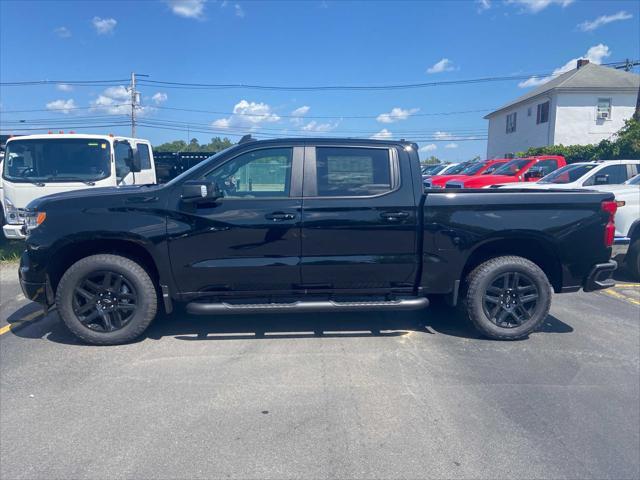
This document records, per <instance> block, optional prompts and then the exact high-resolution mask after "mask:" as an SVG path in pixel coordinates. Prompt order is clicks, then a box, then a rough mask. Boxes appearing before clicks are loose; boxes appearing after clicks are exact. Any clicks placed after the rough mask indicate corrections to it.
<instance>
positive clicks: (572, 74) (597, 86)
mask: <svg viewBox="0 0 640 480" xmlns="http://www.w3.org/2000/svg"><path fill="white" fill-rule="evenodd" d="M638 88H640V75H636V74H634V73H630V72H624V71H622V70H616V69H614V68H609V67H603V66H602V65H596V64H595V63H588V64H586V65H583V66H582V67H581V68H579V69H578V68H576V69H573V70H569V71H568V72H565V73H563V74H562V75H558V76H557V77H556V78H554V79H553V80H549V81H548V82H546V83H544V84H543V85H540V86H539V87H538V88H534V89H533V90H531V91H530V92H527V93H525V94H524V95H522V96H520V97H518V98H516V99H515V100H513V101H512V102H509V103H507V104H506V105H503V106H502V107H500V108H498V109H497V110H495V111H493V112H491V113H489V114H488V115H486V116H485V117H484V118H490V117H492V116H493V115H495V114H496V113H499V112H501V111H503V110H507V109H509V108H511V107H514V106H515V105H518V104H520V103H523V102H526V101H527V100H530V99H532V98H535V97H537V96H539V95H543V94H545V93H548V92H550V91H552V90H607V91H616V90H634V89H635V90H638Z"/></svg>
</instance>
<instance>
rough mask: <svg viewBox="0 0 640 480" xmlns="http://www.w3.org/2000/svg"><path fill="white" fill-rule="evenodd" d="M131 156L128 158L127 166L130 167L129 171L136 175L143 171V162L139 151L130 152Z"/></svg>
mask: <svg viewBox="0 0 640 480" xmlns="http://www.w3.org/2000/svg"><path fill="white" fill-rule="evenodd" d="M130 153H131V155H130V156H129V157H127V165H128V166H129V170H131V171H132V172H134V173H136V172H139V171H140V170H142V162H141V160H140V153H139V152H138V149H136V151H135V152H134V151H133V150H130Z"/></svg>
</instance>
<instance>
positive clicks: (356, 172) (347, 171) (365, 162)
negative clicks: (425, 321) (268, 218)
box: [301, 145, 417, 293]
mask: <svg viewBox="0 0 640 480" xmlns="http://www.w3.org/2000/svg"><path fill="white" fill-rule="evenodd" d="M402 154H403V152H402V151H401V150H399V149H397V148H396V147H389V146H385V145H380V146H377V145H374V146H371V145H365V146H362V147H360V146H356V145H354V146H344V145H341V146H331V145H315V146H307V147H306V148H305V160H304V175H303V176H304V179H303V207H302V230H301V233H302V253H301V262H302V268H301V280H302V285H301V286H302V288H306V289H309V290H316V291H317V290H343V291H344V290H362V291H363V292H365V291H366V292H367V293H372V292H373V291H374V290H377V289H379V290H380V291H381V292H382V291H385V290H389V289H399V288H407V289H409V288H411V287H412V286H413V282H414V279H415V275H416V271H417V260H416V248H417V239H416V231H417V206H416V202H415V198H414V194H413V187H412V182H411V167H410V165H409V162H408V161H404V162H401V161H400V156H401V155H402Z"/></svg>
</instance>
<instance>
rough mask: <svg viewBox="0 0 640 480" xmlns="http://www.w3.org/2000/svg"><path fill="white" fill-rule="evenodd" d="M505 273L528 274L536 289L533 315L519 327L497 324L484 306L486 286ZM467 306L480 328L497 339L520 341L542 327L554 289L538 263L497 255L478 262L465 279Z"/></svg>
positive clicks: (483, 332)
mask: <svg viewBox="0 0 640 480" xmlns="http://www.w3.org/2000/svg"><path fill="white" fill-rule="evenodd" d="M506 273H518V274H519V275H525V276H526V277H527V278H528V279H529V280H530V281H531V283H532V284H533V285H535V287H536V288H537V294H538V299H537V303H536V304H535V307H534V308H533V311H532V312H531V314H530V318H528V319H527V320H525V321H524V322H523V323H521V324H520V325H518V326H512V327H504V326H499V325H497V324H496V323H494V322H493V321H492V320H491V318H490V317H489V315H487V312H486V310H485V308H484V301H485V300H484V296H485V293H486V292H487V288H489V286H490V285H492V282H494V281H495V280H496V278H498V277H500V276H501V275H504V274H506ZM466 282H467V292H466V295H465V305H466V309H467V314H468V316H469V319H470V320H471V322H472V323H473V325H474V326H475V327H476V329H478V331H479V332H480V333H481V334H482V335H484V336H486V337H488V338H491V339H494V340H518V339H521V338H524V337H526V336H528V335H529V334H530V333H531V332H533V331H535V330H536V329H538V328H539V327H540V325H541V324H542V322H544V320H545V318H546V317H547V315H548V314H549V308H550V307H551V295H552V289H551V285H550V284H549V280H548V278H547V276H546V275H545V273H544V272H543V271H542V270H541V269H540V267H538V266H537V265H536V264H535V263H533V262H531V261H530V260H527V259H526V258H523V257H517V256H504V257H495V258H492V259H491V260H487V261H486V262H484V263H482V264H480V265H478V266H477V267H476V268H475V269H474V270H473V271H472V272H471V273H469V275H468V276H467V279H466Z"/></svg>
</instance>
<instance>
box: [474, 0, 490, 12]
mask: <svg viewBox="0 0 640 480" xmlns="http://www.w3.org/2000/svg"><path fill="white" fill-rule="evenodd" d="M476 3H477V4H478V13H482V12H484V11H485V10H489V9H490V8H491V0H476Z"/></svg>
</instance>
